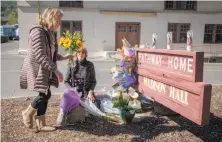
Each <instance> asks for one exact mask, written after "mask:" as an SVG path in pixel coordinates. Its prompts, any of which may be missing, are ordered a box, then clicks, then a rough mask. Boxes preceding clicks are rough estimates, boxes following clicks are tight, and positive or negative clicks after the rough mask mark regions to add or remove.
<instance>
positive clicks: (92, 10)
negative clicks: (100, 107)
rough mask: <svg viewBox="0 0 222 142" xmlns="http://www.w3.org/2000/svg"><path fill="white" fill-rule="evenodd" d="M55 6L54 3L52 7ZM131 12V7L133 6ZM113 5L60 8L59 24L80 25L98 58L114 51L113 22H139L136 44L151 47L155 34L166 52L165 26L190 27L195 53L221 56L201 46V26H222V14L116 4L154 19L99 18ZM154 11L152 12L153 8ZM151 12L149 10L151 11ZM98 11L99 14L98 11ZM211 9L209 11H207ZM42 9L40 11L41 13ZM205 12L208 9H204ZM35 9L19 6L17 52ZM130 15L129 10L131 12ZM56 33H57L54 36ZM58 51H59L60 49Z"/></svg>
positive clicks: (157, 4) (202, 6)
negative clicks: (138, 41) (66, 22)
mask: <svg viewBox="0 0 222 142" xmlns="http://www.w3.org/2000/svg"><path fill="white" fill-rule="evenodd" d="M219 4H221V3H217V4H214V5H213V6H214V7H215V9H217V10H220V6H218V5H219ZM56 5H58V3H54V6H56ZM137 5H138V7H137V8H135V6H137ZM114 6H115V3H113V2H111V3H107V2H100V3H99V4H98V3H97V4H96V3H93V2H88V3H86V2H84V8H62V9H63V11H64V17H63V20H72V21H75V20H76V21H82V29H83V34H84V39H85V40H86V42H85V46H86V47H87V48H88V50H89V51H90V52H93V53H98V54H102V52H103V51H105V50H106V51H107V50H108V51H110V50H115V23H116V22H141V36H140V43H141V44H144V43H146V42H147V43H149V44H151V36H152V33H154V32H156V33H157V35H158V38H157V48H166V33H167V30H168V29H167V28H168V23H169V22H175V23H177V22H178V23H191V30H193V33H194V38H193V45H194V47H195V48H196V50H198V51H205V52H216V51H221V52H222V44H203V38H204V26H205V24H222V13H217V14H215V13H214V14H204V13H199V12H182V11H176V12H175V11H165V12H163V11H162V10H163V9H164V2H152V5H151V4H150V5H148V4H144V3H138V2H134V3H128V5H126V3H125V5H124V3H122V4H121V3H118V6H119V7H118V8H117V9H116V10H115V11H118V9H121V7H122V9H124V8H123V7H126V6H128V8H130V9H133V7H134V10H136V9H137V10H138V9H139V10H138V11H144V10H145V9H146V6H147V11H154V10H155V9H156V11H159V12H157V15H155V16H142V15H141V14H124V15H122V14H118V15H116V14H115V15H112V14H109V15H107V14H102V13H101V12H100V10H112V9H113V8H114ZM153 7H154V8H153ZM152 8H153V9H152ZM207 8H208V7H207V6H206V5H205V4H201V3H200V2H198V10H199V11H204V9H207ZM99 9H100V10H99ZM211 9H212V7H211ZM43 10H44V7H41V11H43ZM207 10H208V9H207ZM37 11H38V9H37V8H35V7H34V6H33V7H28V6H20V7H19V10H18V13H19V25H20V37H21V40H20V44H19V46H20V49H25V48H26V49H27V45H28V44H27V38H28V29H29V27H30V26H31V25H32V24H34V23H35V21H36V17H37ZM132 11H133V10H132ZM59 31H60V30H58V35H60V33H59ZM185 47H186V44H173V48H174V49H185ZM60 50H62V49H60Z"/></svg>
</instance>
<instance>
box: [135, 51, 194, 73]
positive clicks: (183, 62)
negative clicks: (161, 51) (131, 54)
mask: <svg viewBox="0 0 222 142" xmlns="http://www.w3.org/2000/svg"><path fill="white" fill-rule="evenodd" d="M163 56H167V57H166V58H165V59H166V65H167V67H168V68H171V69H174V70H180V71H183V72H189V73H193V68H192V67H193V66H192V65H193V59H192V58H183V57H177V56H168V55H157V54H148V53H138V57H139V58H138V62H139V63H141V64H148V65H155V66H159V67H161V66H162V65H165V64H163V59H164V58H163Z"/></svg>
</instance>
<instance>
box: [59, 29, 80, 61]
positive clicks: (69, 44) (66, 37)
mask: <svg viewBox="0 0 222 142" xmlns="http://www.w3.org/2000/svg"><path fill="white" fill-rule="evenodd" d="M83 43H84V40H83V34H82V32H75V33H71V32H70V31H69V30H66V31H65V32H64V33H63V36H62V37H61V38H60V40H59V46H60V47H63V48H64V50H65V51H66V52H68V53H70V54H74V53H75V52H76V51H77V50H78V49H80V48H83V46H84V45H83ZM70 62H71V60H69V63H70Z"/></svg>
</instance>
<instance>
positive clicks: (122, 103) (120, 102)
mask: <svg viewBox="0 0 222 142" xmlns="http://www.w3.org/2000/svg"><path fill="white" fill-rule="evenodd" d="M113 107H115V108H119V109H121V110H128V109H129V108H128V100H125V99H123V94H122V92H120V95H119V97H118V99H117V100H114V101H113Z"/></svg>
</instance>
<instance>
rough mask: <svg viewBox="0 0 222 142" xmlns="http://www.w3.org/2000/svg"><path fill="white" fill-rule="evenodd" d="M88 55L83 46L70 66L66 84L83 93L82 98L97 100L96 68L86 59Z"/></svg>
mask: <svg viewBox="0 0 222 142" xmlns="http://www.w3.org/2000/svg"><path fill="white" fill-rule="evenodd" d="M87 55H88V52H87V49H86V48H81V49H79V50H78V51H77V53H76V57H77V59H76V60H74V61H73V64H72V65H71V66H70V67H68V70H67V74H66V77H65V85H66V87H67V88H75V89H76V90H77V91H78V92H79V93H80V94H82V98H88V99H89V100H90V101H92V102H95V94H94V89H95V86H96V74H95V68H94V65H93V63H92V62H90V61H88V60H87V59H86V58H87ZM95 103H96V102H95Z"/></svg>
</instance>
